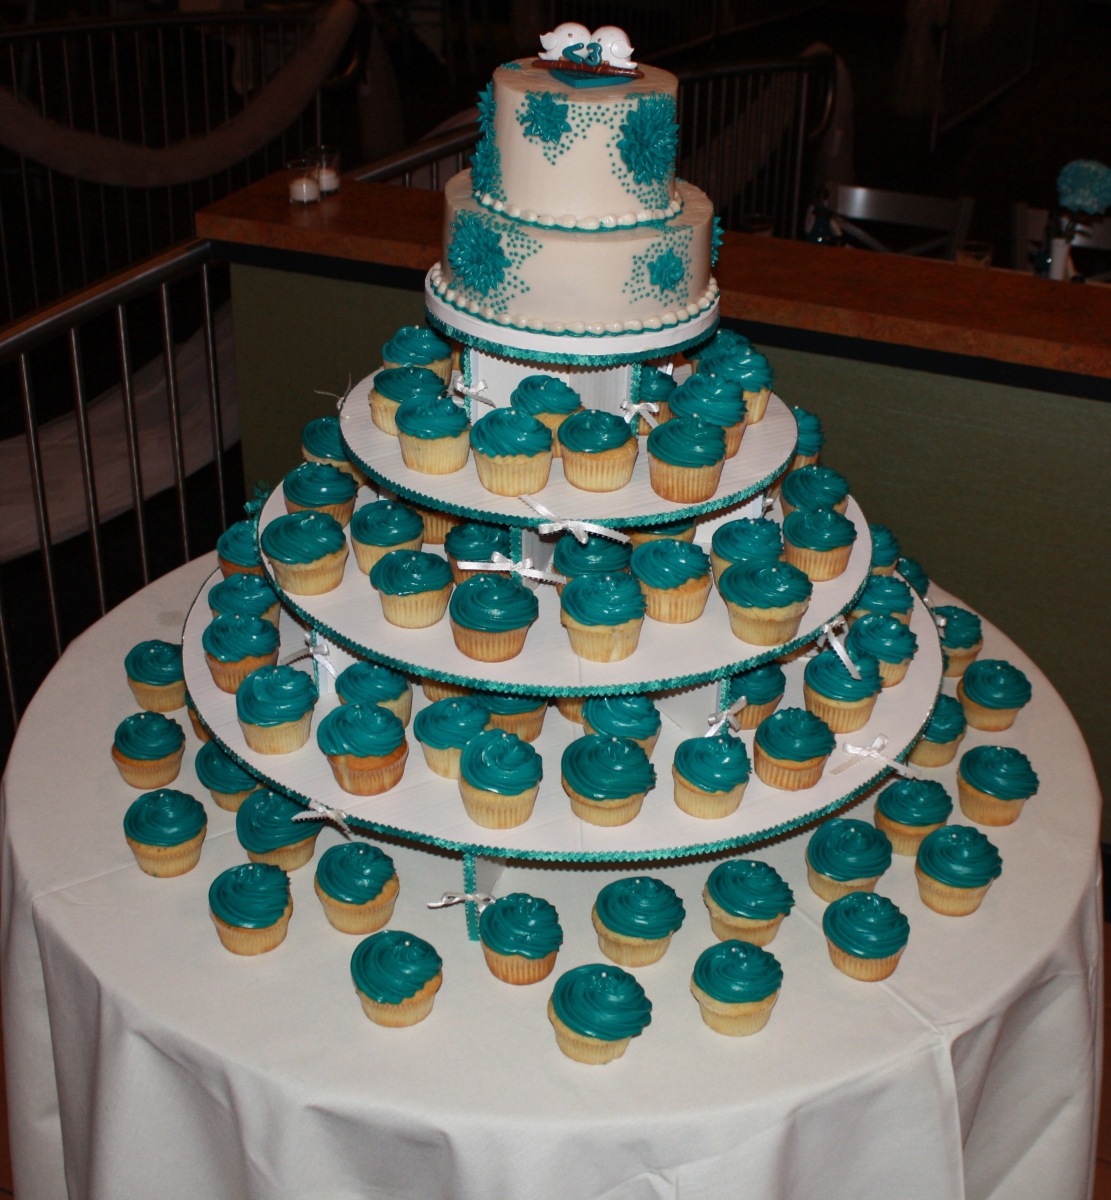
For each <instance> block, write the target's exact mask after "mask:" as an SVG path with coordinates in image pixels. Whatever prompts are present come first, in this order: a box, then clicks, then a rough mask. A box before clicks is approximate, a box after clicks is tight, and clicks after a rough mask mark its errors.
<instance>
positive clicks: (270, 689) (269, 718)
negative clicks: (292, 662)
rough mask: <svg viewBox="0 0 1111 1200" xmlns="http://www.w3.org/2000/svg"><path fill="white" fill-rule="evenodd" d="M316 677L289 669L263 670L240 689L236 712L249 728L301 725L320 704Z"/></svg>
mask: <svg viewBox="0 0 1111 1200" xmlns="http://www.w3.org/2000/svg"><path fill="white" fill-rule="evenodd" d="M316 699H317V690H316V684H315V683H313V679H312V676H311V675H309V674H307V673H306V672H305V671H298V670H295V669H294V668H293V667H289V666H278V667H259V669H258V670H257V671H252V672H251V673H250V675H248V676H247V678H246V679H244V680H243V682H242V683H241V684H240V685H239V691H237V692H236V693H235V711H236V713H237V714H238V716H239V719H240V720H241V721H245V722H246V723H247V724H248V725H261V726H264V727H266V726H272V725H284V724H285V723H286V722H287V721H299V720H300V719H301V718H302V717H303V716H304V715H305V713H307V712H308V711H309V710H310V709H311V708H312V706H313V705H314V704H315V703H316Z"/></svg>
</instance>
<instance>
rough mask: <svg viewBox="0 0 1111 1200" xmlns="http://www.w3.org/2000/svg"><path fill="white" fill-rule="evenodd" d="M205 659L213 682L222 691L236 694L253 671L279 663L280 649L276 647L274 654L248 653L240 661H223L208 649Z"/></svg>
mask: <svg viewBox="0 0 1111 1200" xmlns="http://www.w3.org/2000/svg"><path fill="white" fill-rule="evenodd" d="M204 661H205V662H206V663H207V664H208V671H209V674H210V675H211V676H212V682H213V683H214V684H215V685H216V686H217V687H218V688H219V689H220V691H222V692H230V693H231V694H232V695H233V696H234V695H235V693H236V692H238V691H239V685H240V684H241V683H242V682H243V680H244V679H246V678H247V676H248V675H250V673H251V672H252V671H257V670H258V669H259V667H272V666H274V665H275V664H276V663H277V661H278V651H277V650H276V649H275V650H274V652H273V654H248V655H247V657H246V658H241V659H240V660H239V662H221V661H220V660H219V659H218V658H213V656H212V655H211V654H209V653H208V651H207V650H206V651H205V652H204Z"/></svg>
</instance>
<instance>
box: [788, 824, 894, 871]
mask: <svg viewBox="0 0 1111 1200" xmlns="http://www.w3.org/2000/svg"><path fill="white" fill-rule="evenodd" d="M806 861H807V862H808V863H809V864H810V865H811V866H812V867H813V868H814V870H815V871H817V872H818V873H819V874H821V875H827V876H828V877H829V878H830V879H836V880H837V881H838V882H840V883H847V882H848V881H849V880H852V879H872V878H873V877H875V876H879V875H882V874H883V873H884V871H886V870H887V868H888V867H890V866H891V842H890V841H889V840H888V837H887V834H886V833H884V832H883V830H882V829H877V828H876V827H875V826H874V825H869V824H868V823H867V822H866V821H856V820H852V819H847V818H845V817H834V818H833V819H832V820H831V821H826V822H825V824H824V825H819V826H818V828H817V829H815V830H814V833H813V834H812V835H811V838H810V841H809V843H808V844H807V847H806Z"/></svg>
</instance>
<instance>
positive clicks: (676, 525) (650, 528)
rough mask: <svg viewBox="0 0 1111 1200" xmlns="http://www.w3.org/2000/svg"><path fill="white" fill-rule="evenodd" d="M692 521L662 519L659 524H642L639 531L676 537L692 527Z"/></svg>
mask: <svg viewBox="0 0 1111 1200" xmlns="http://www.w3.org/2000/svg"><path fill="white" fill-rule="evenodd" d="M694 526H695V522H694V521H664V522H662V523H661V524H659V525H642V526H641V527H640V530H639V532H640V533H649V534H651V535H652V536H653V537H661V538H662V537H671V538H677V537H679V535H680V534H681V533H686V532H687V530H688V529H693V528H694Z"/></svg>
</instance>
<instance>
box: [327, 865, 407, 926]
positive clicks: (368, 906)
mask: <svg viewBox="0 0 1111 1200" xmlns="http://www.w3.org/2000/svg"><path fill="white" fill-rule="evenodd" d="M313 887H314V888H315V889H316V895H317V898H318V899H319V900H320V904H321V907H322V908H323V909H324V915H325V916H326V917H327V918H328V923H329V924H330V925H331V926H332V928H333V929H338V930H339V931H340V933H356V934H366V933H375V932H377V931H378V930H379V929H381V928H382V927H383V926H385V925H388V924H389V923H390V918H391V917H392V916H393V910H394V905H395V904H396V903H397V892H398V880H397V875H396V874H394V875H393V877H392V878H390V879H387V880H386V883H385V886H384V887H383V888H382V890H381V891H380V892H379V893H378V895H377V896H375V897H374V899H373V900H367V901H366V903H365V904H349V903H347V902H346V901H343V900H336V899H335V898H334V897H333V896H329V895H328V893H327V892H326V891H325V890H324V889H323V888H322V887H321V886H320V882H319V880H316V879H314V880H313Z"/></svg>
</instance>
